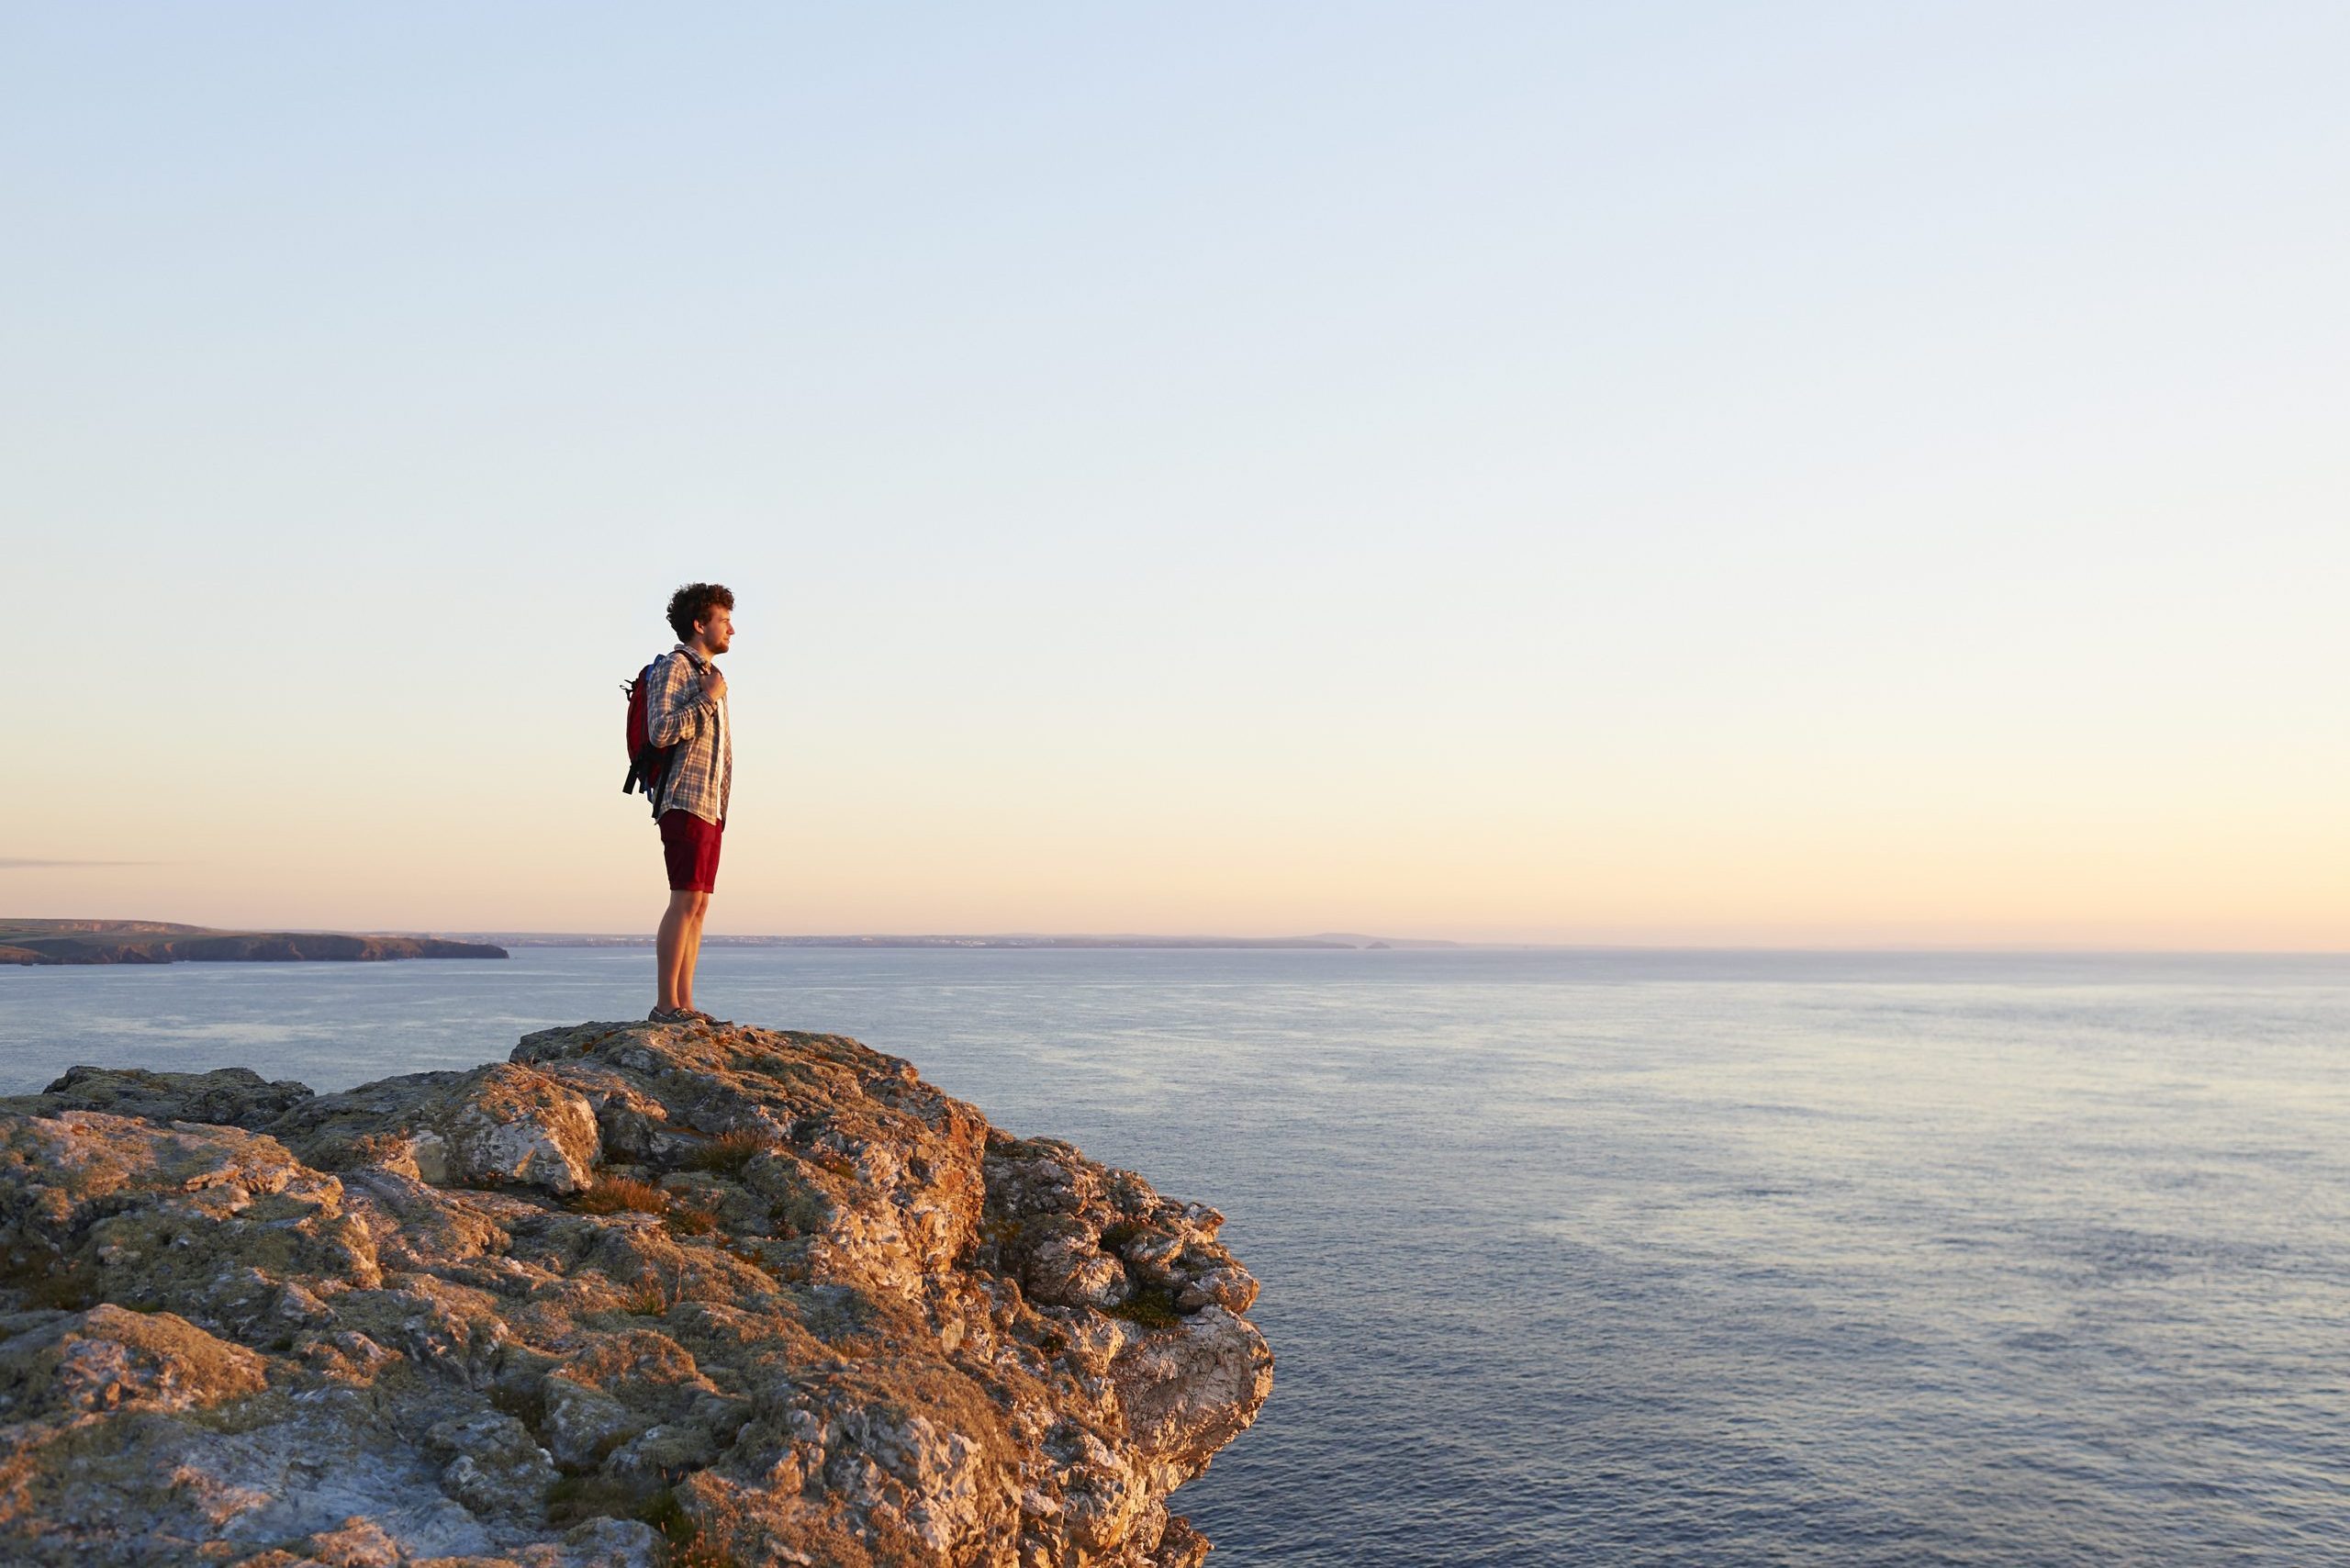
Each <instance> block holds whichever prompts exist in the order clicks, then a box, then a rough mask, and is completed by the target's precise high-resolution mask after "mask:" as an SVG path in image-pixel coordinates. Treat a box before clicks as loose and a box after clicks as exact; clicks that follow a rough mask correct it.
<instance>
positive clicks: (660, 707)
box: [644, 643, 734, 823]
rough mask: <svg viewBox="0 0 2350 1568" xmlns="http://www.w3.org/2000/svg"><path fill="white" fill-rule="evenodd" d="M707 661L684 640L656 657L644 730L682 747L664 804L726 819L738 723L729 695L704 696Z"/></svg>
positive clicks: (660, 741) (653, 739)
mask: <svg viewBox="0 0 2350 1568" xmlns="http://www.w3.org/2000/svg"><path fill="white" fill-rule="evenodd" d="M709 665H710V661H709V660H707V659H705V658H703V657H702V656H701V655H699V654H697V653H695V652H694V651H693V650H692V649H690V648H688V647H687V646H686V645H685V644H683V643H680V644H677V646H676V647H675V648H672V649H671V650H670V651H669V652H668V653H666V654H664V655H662V656H661V657H659V658H657V659H655V660H654V661H653V685H652V687H651V689H649V690H648V691H646V693H645V697H644V729H645V739H647V740H648V741H650V742H652V743H653V744H654V745H674V746H677V748H678V749H677V760H676V761H674V762H672V763H671V764H670V765H669V786H668V788H667V789H666V790H662V791H661V809H662V810H663V811H665V812H692V813H693V814H694V815H696V816H698V817H699V818H701V820H702V821H704V822H708V823H722V822H724V821H725V820H726V802H727V800H728V798H729V797H731V796H732V795H733V793H734V726H733V725H732V724H730V723H728V722H726V699H724V698H723V697H720V698H716V699H711V698H709V697H705V696H703V695H702V676H701V672H702V671H703V670H704V669H706V668H708V667H709Z"/></svg>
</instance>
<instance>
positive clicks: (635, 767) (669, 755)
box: [621, 659, 679, 817]
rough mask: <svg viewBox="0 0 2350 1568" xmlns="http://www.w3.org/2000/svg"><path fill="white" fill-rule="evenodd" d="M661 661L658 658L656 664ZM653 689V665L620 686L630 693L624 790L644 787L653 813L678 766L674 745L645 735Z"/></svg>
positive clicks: (659, 807)
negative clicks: (646, 709)
mask: <svg viewBox="0 0 2350 1568" xmlns="http://www.w3.org/2000/svg"><path fill="white" fill-rule="evenodd" d="M660 662H661V661H660V660H659V659H655V660H654V661H653V664H659V663H660ZM652 689H653V665H646V666H644V667H643V669H641V670H639V671H637V672H636V678H635V679H634V680H624V681H622V682H621V690H622V691H625V692H626V693H628V775H627V777H626V778H622V779H621V794H623V795H628V794H633V793H634V792H635V791H637V790H643V791H644V798H645V799H646V800H647V801H650V802H651V803H652V806H653V814H654V815H655V816H656V817H658V816H659V815H660V814H661V791H662V790H664V789H665V788H666V787H667V785H668V782H669V769H670V768H672V767H675V766H677V751H678V749H679V748H677V746H674V745H653V744H652V741H651V739H650V738H649V737H648V735H647V734H646V725H645V719H644V704H645V700H646V697H647V694H648V693H649V692H650V691H651V690H652Z"/></svg>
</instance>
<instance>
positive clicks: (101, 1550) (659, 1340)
mask: <svg viewBox="0 0 2350 1568" xmlns="http://www.w3.org/2000/svg"><path fill="white" fill-rule="evenodd" d="M1222 1222H1223V1216H1222V1215H1219V1214H1217V1213H1216V1212H1215V1211H1214V1209H1211V1208H1208V1207H1206V1206H1204V1205H1203V1204H1184V1203H1176V1202H1172V1201H1170V1200H1168V1199H1165V1198H1161V1197H1160V1196H1158V1193H1154V1192H1153V1191H1152V1190H1151V1188H1150V1187H1149V1185H1148V1184H1147V1182H1144V1181H1143V1180H1142V1178H1140V1177H1139V1176H1136V1175H1135V1174H1134V1173H1132V1172H1130V1171H1124V1170H1111V1169H1107V1168H1104V1167H1102V1166H1101V1165H1097V1164H1095V1163H1093V1162H1092V1161H1091V1160H1088V1159H1085V1158H1084V1156H1083V1155H1082V1154H1080V1152H1079V1151H1078V1150H1077V1149H1076V1148H1072V1147H1070V1146H1069V1145H1068V1144H1065V1143H1061V1142H1058V1141H1056V1140H1052V1139H1044V1138H1038V1139H1020V1138H1014V1137H1009V1136H1008V1135H1006V1134H1004V1133H1002V1132H1001V1131H998V1130H996V1129H994V1128H991V1127H990V1126H988V1125H987V1123H986V1121H985V1120H984V1119H983V1118H982V1117H981V1116H980V1115H979V1113H978V1112H977V1111H976V1110H974V1109H973V1108H972V1107H971V1106H969V1105H967V1104H965V1103H962V1102H960V1101H957V1100H955V1099H952V1098H950V1097H948V1096H947V1095H945V1094H942V1093H940V1092H938V1091H937V1090H935V1089H934V1088H932V1087H931V1086H930V1085H928V1084H926V1083H924V1082H923V1081H922V1080H921V1079H920V1078H919V1077H918V1076H917V1075H916V1074H915V1072H914V1070H913V1068H912V1065H911V1064H909V1063H907V1062H904V1061H901V1060H899V1059H898V1058H892V1057H886V1056H882V1055H880V1054H878V1053H877V1052H874V1051H870V1050H867V1048H866V1047H863V1046H860V1045H858V1044H857V1043H856V1041H854V1040H847V1039H842V1038H840V1037H838V1036H823V1035H803V1034H792V1033H785V1032H779V1031H772V1030H765V1029H754V1028H739V1027H733V1026H723V1027H717V1028H712V1027H709V1026H706V1025H650V1024H610V1025H608V1024H587V1025H578V1026H576V1027H574V1028H565V1029H554V1030H548V1031H545V1032H543V1033H541V1034H536V1035H532V1036H528V1037H526V1038H525V1039H524V1040H523V1041H522V1042H521V1044H520V1046H518V1047H516V1048H515V1049H514V1051H513V1053H512V1057H511V1059H510V1060H509V1061H507V1062H502V1063H498V1064H494V1065H491V1066H487V1067H482V1068H477V1069H475V1070H472V1071H469V1072H431V1073H419V1074H416V1075H413V1076H410V1077H407V1078H395V1079H386V1080H385V1081H382V1082H378V1083H373V1084H368V1085H365V1086H364V1087H362V1088H359V1089H354V1090H350V1091H347V1092H341V1093H338V1094H325V1095H313V1094H311V1093H310V1092H308V1090H306V1089H304V1088H303V1087H302V1086H301V1085H299V1084H288V1083H274V1084H273V1083H267V1082H264V1081H262V1080H261V1079H260V1078H258V1077H257V1076H255V1075H253V1074H252V1073H249V1072H244V1071H242V1070H221V1071H216V1072H211V1073H205V1074H193V1073H187V1074H177V1073H149V1072H133V1071H129V1070H98V1069H87V1068H82V1069H76V1070H74V1071H73V1072H72V1073H69V1074H67V1075H66V1077H64V1078H62V1079H61V1080H59V1081H57V1082H56V1083H54V1084H52V1085H50V1088H49V1090H48V1091H46V1092H43V1093H41V1094H39V1095H26V1096H20V1097H17V1098H16V1099H13V1100H0V1562H10V1563H17V1562H21V1563H26V1564H28V1565H29V1564H50V1563H55V1564H66V1563H77V1564H78V1563H122V1564H133V1563H136V1564H150V1563H156V1564H160V1563H180V1562H189V1563H220V1564H225V1565H235V1568H309V1565H317V1568H374V1565H384V1568H405V1565H409V1564H419V1565H421V1564H427V1563H430V1564H433V1565H434V1568H491V1565H496V1564H513V1565H515V1568H664V1565H678V1564H688V1563H702V1564H710V1565H721V1564H726V1563H739V1564H743V1565H745V1568H748V1565H751V1564H764V1563H778V1562H781V1563H801V1564H839V1565H873V1564H898V1563H907V1564H915V1563H919V1564H937V1565H942V1568H945V1565H955V1568H962V1565H979V1564H985V1565H988V1568H1087V1565H1096V1564H1098V1565H1102V1568H1179V1565H1181V1568H1190V1565H1193V1564H1197V1563H1198V1562H1200V1561H1201V1560H1202V1559H1203V1557H1204V1556H1205V1555H1206V1553H1207V1550H1208V1543H1207V1542H1206V1540H1203V1538H1202V1537H1201V1536H1200V1535H1199V1534H1198V1533H1197V1532H1196V1531H1194V1530H1192V1529H1191V1527H1190V1526H1189V1525H1188V1524H1187V1523H1186V1522H1185V1521H1184V1520H1183V1519H1182V1518H1181V1517H1179V1516H1177V1515H1174V1514H1171V1513H1170V1512H1169V1508H1168V1498H1169V1494H1170V1493H1172V1492H1173V1491H1174V1490H1175V1489H1176V1488H1177V1487H1179V1486H1181V1484H1183V1483H1184V1482H1185V1481H1187V1480H1189V1479H1191V1478H1192V1476H1194V1475H1197V1474H1198V1473H1200V1472H1201V1471H1202V1470H1203V1469H1205V1468H1206V1466H1207V1464H1208V1462H1209V1460H1210V1459H1211V1457H1213V1456H1214V1453H1215V1452H1216V1451H1217V1450H1219V1449H1220V1448H1222V1447H1223V1446H1224V1445H1225V1444H1226V1443H1228V1442H1230V1441H1232V1439H1234V1438H1235V1437H1237V1435H1238V1434H1239V1433H1240V1432H1242V1431H1243V1430H1245V1429H1246V1428H1248V1425H1249V1423H1250V1422H1251V1421H1252V1420H1254V1419H1255V1417H1256V1415H1257V1412H1258V1410H1259V1407H1260V1406H1262V1405H1263V1404H1264V1401H1265V1397H1266V1395H1267V1394H1269V1393H1270V1390H1271V1386H1272V1356H1271V1354H1270V1351H1269V1350H1268V1349H1267V1348H1266V1345H1265V1341H1264V1339H1263V1337H1262V1336H1261V1335H1259V1333H1258V1331H1257V1329H1256V1327H1254V1326H1253V1325H1252V1324H1250V1323H1249V1322H1248V1319H1247V1317H1246V1316H1243V1315H1244V1314H1246V1313H1247V1312H1248V1308H1249V1305H1250V1304H1251V1303H1252V1302H1253V1301H1254V1299H1255V1297H1256V1294H1257V1284H1256V1281H1255V1280H1254V1279H1252V1278H1251V1277H1250V1276H1249V1274H1248V1271H1246V1270H1244V1269H1243V1268H1241V1266H1240V1265H1239V1264H1238V1263H1237V1261H1235V1260H1234V1259H1233V1257H1232V1255H1231V1254H1230V1253H1229V1252H1228V1251H1226V1250H1225V1249H1224V1247H1223V1246H1222V1245H1221V1244H1220V1243H1219V1242H1218V1241H1217V1240H1216V1231H1217V1227H1218V1226H1220V1225H1221V1224H1222Z"/></svg>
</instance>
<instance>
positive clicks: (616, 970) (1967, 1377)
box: [0, 947, 2350, 1568]
mask: <svg viewBox="0 0 2350 1568" xmlns="http://www.w3.org/2000/svg"><path fill="white" fill-rule="evenodd" d="M651 966H652V958H651V956H650V954H649V953H647V952H645V951H643V950H641V949H625V948H584V947H583V948H552V947H537V948H533V947H523V948H517V949H516V950H515V953H514V957H513V958H511V959H510V960H509V961H507V962H504V963H492V962H410V963H390V964H329V963H308V964H249V963H228V964H177V965H172V966H169V967H163V968H121V969H69V968H57V969H15V970H0V1089H6V1090H10V1091H16V1090H25V1089H37V1088H39V1087H40V1086H41V1085H42V1084H43V1083H44V1082H45V1081H48V1080H49V1079H50V1077H52V1076H53V1075H55V1074H57V1073H59V1072H62V1070H64V1069H65V1068H67V1067H69V1066H71V1065H73V1063H76V1062H102V1063H123V1064H134V1065H139V1066H144V1067H151V1068H159V1069H173V1070H189V1069H201V1068H208V1067H215V1066H225V1065H232V1064H241V1065H245V1066H249V1067H252V1068H254V1069H256V1070H259V1071H261V1072H262V1073H263V1074H264V1075H265V1076H268V1077H271V1078H287V1077H291V1078H298V1079H301V1080H302V1081H306V1082H308V1083H309V1084H311V1085H313V1086H314V1087H317V1088H319V1089H322V1090H323V1089H335V1088H341V1087H346V1086H349V1085H351V1084H353V1083H357V1082H361V1081H366V1080H368V1079H372V1078H376V1077H380V1076H383V1075H386V1074H389V1073H399V1072H413V1071H418V1070H424V1069H429V1068H453V1067H464V1066H469V1065H472V1064H474V1063H476V1062H479V1061H483V1060H486V1059H491V1058H500V1057H503V1056H504V1055H505V1053H506V1052H507V1050H508V1049H509V1047H511V1046H512V1044H513V1042H514V1040H515V1039H516V1038H517V1037H518V1036H520V1035H521V1034H523V1033H524V1032H526V1031H528V1030H532V1029H536V1028H540V1027H543V1026H546V1025H556V1024H567V1023H576V1022H579V1021H582V1020H586V1019H616V1018H625V1017H630V1016H637V1015H641V1014H642V1013H643V1007H644V1005H645V1004H646V1002H648V1000H649V997H648V992H649V991H650V989H651ZM697 990H698V991H699V1000H700V1002H702V1004H703V1005H704V1006H705V1007H708V1008H710V1009H711V1010H712V1011H715V1012H717V1013H719V1014H721V1015H722V1016H726V1017H731V1018H734V1019H738V1020H741V1021H744V1022H748V1023H759V1024H767V1025H778V1026H786V1027H794V1028H805V1029H817V1030H825V1031H832V1032H837V1033H842V1034H848V1035H854V1036H856V1037H858V1038H859V1039H862V1040H864V1041H866V1042H867V1044H869V1045H872V1046H874V1047H877V1048H878V1049H881V1050H884V1051H889V1052H891V1053H894V1054H896V1055H899V1056H903V1057H907V1058H912V1060H913V1061H914V1062H915V1063H916V1064H918V1065H919V1067H920V1068H921V1070H922V1071H923V1074H924V1075H925V1076H926V1077H927V1078H929V1079H930V1080H931V1081H933V1082H934V1083H936V1084H938V1085H940V1086H941V1087H942V1088H945V1089H946V1090H947V1091H948V1092H952V1093H955V1094H957V1095H960V1096H962V1097H963V1098H965V1099H968V1100H970V1101H972V1102H974V1103H977V1104H978V1105H979V1107H980V1108H981V1109H982V1110H983V1111H984V1112H985V1113H986V1114H987V1115H988V1116H989V1118H990V1120H991V1121H993V1122H994V1123H996V1124H997V1125H998V1126H1003V1127H1006V1128H1009V1129H1012V1130H1013V1131H1015V1132H1020V1133H1025V1134H1050V1135H1054V1136H1057V1137H1066V1138H1069V1139H1070V1140H1071V1141H1073V1142H1075V1143H1077V1144H1078V1145H1080V1147H1082V1148H1084V1149H1085V1151H1086V1152H1087V1153H1088V1154H1089V1155H1091V1156H1092V1157H1094V1158H1095V1159H1102V1160H1106V1161H1109V1162H1112V1163H1113V1164H1117V1165H1123V1166H1126V1167H1129V1168H1131V1169H1134V1170H1138V1171H1141V1172H1142V1173H1143V1174H1144V1175H1145V1176H1147V1178H1148V1179H1149V1180H1150V1181H1151V1182H1153V1183H1154V1184H1155V1185H1156V1186H1157V1187H1158V1189H1159V1190H1160V1191H1161V1192H1162V1193H1167V1194H1169V1195H1170V1196H1174V1197H1178V1198H1183V1199H1199V1200H1203V1201H1205V1202H1207V1203H1210V1204H1214V1206H1215V1207H1217V1208H1218V1209H1220V1210H1222V1211H1223V1212H1224V1213H1225V1215H1227V1216H1228V1219H1227V1224H1226V1226H1225V1232H1224V1235H1225V1239H1226V1240H1227V1241H1228V1242H1229V1243H1230V1245H1231V1246H1232V1248H1233V1249H1234V1251H1235V1252H1236V1253H1237V1255H1238V1256H1239V1257H1240V1259H1241V1260H1243V1261H1244V1262H1245V1263H1246V1264H1247V1265H1248V1268H1249V1269H1250V1270H1252V1271H1254V1272H1255V1273H1256V1275H1257V1276H1258V1278H1259V1280H1260V1281H1261V1282H1263V1295H1262V1297H1261V1298H1260V1300H1259V1303H1258V1305H1257V1307H1256V1308H1255V1309H1254V1311H1253V1312H1252V1313H1251V1316H1252V1317H1253V1318H1254V1319H1255V1321H1256V1322H1257V1323H1258V1324H1259V1327H1262V1329H1263V1330H1264V1333H1265V1335H1266V1337H1267V1338H1268V1339H1269V1340H1270V1342H1271V1344H1272V1346H1273V1349H1274V1352H1275V1355H1276V1357H1277V1358H1278V1368H1277V1371H1276V1374H1275V1383H1274V1390H1273V1394H1272V1397H1271V1399H1270V1401H1269V1402H1268V1404H1267V1405H1266V1406H1265V1408H1264V1412H1263V1414H1262V1416H1261V1417H1260V1418H1259V1421H1258V1423H1257V1425H1256V1427H1255V1428H1253V1429H1251V1430H1250V1431H1248V1432H1247V1433H1245V1434H1243V1435H1242V1436H1241V1437H1240V1438H1239V1439H1237V1441H1236V1442H1234V1443H1233V1445H1232V1446H1231V1447H1230V1448H1228V1449H1227V1450H1225V1452H1224V1453H1223V1454H1222V1455H1221V1456H1220V1457H1218V1458H1217V1459H1216V1461H1215V1462H1214V1466H1213V1467H1212V1468H1211V1469H1210V1470H1209V1471H1208V1473H1206V1474H1204V1475H1203V1476H1202V1477H1200V1478H1199V1479H1198V1480H1197V1481H1195V1482H1193V1483H1192V1484H1191V1485H1189V1486H1187V1487H1185V1488H1184V1489H1183V1490H1182V1491H1181V1493H1180V1494H1179V1495H1178V1496H1177V1498H1176V1506H1177V1507H1178V1508H1179V1509H1180V1510H1181V1511H1183V1512H1186V1513H1188V1514H1190V1515H1191V1517H1192V1518H1193V1520H1194V1521H1195V1522H1196V1523H1197V1524H1198V1525H1199V1526H1200V1527H1201V1528H1202V1529H1203V1530H1205V1531H1206V1532H1207V1533H1208V1534H1209V1535H1210V1536H1211V1537H1213V1538H1214V1540H1215V1542H1216V1546H1217V1554H1216V1556H1215V1558H1214V1563H1215V1564H1217V1565H1220V1568H1244V1565H1248V1568H1255V1565H1265V1568H1270V1565H1274V1564H1280V1565H1284V1568H1341V1565H1344V1568H1366V1565H1387V1564H1393V1565H1396V1568H1484V1565H1501V1564H1551V1563H1558V1564H1627V1565H1630V1564H1643V1565H1645V1564H1667V1563H1672V1564H1685V1563H1697V1564H1717V1563H1718V1564H1743V1563H1791V1564H1794V1563H1800V1564H1823V1565H1848V1564H1849V1565H1860V1564H1929V1563H1948V1564H2042V1563H2045V1564H2084V1565H2087V1564H2097V1565H2099V1568H2103V1565H2108V1564H2119V1563H2161V1564H2171V1563H2180V1564H2200V1563H2213V1564H2217V1563H2228V1564H2247V1563H2264V1564H2265V1563H2275V1564H2280V1565H2295V1568H2300V1565H2308V1564H2318V1563H2327V1562H2341V1563H2350V958H2342V957H2326V958H2319V957H2274V958H2262V957H2118V956H2117V957H2084V956H2069V955H2067V956H2048V955H2026V956H2012V955H2010V956H2000V955H1985V954H1916V953H1911V954H1859V955H1856V954H1822V953H1747V952H1739V953H1727V952H1653V951H1649V952H1621V951H1571V952H1570V951H1543V952H1533V951H1522V950H1520V951H1505V950H1485V949H1473V948H1469V949H1458V950H1431V951H1422V950H1404V949H1397V950H1384V951H1379V950H1373V951H1311V950H1306V951H1300V950H1279V951H1261V950H1256V951H1197V950H1173V951H1169V950H1145V951H1127V950H1085V951H1068V950H1003V949H960V948H946V949H930V948H923V949H903V948H899V949H890V948H856V949H833V948H758V947H718V948H712V949H711V950H709V951H707V952H706V953H705V954H704V956H703V959H702V966H701V975H700V981H699V986H698V988H697Z"/></svg>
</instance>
